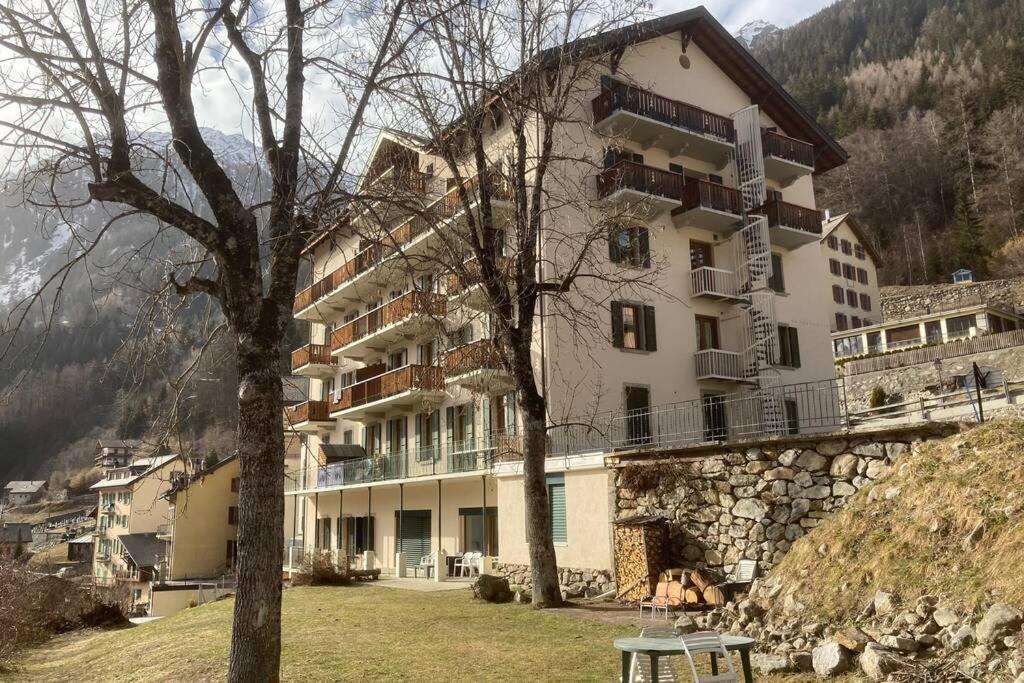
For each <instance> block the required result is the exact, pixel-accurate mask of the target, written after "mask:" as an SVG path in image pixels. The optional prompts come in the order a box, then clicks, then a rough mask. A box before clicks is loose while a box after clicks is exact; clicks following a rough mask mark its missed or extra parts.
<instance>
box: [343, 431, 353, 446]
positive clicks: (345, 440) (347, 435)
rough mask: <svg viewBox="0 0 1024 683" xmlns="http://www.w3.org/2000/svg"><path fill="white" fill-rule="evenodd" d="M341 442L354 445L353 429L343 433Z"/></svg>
mask: <svg viewBox="0 0 1024 683" xmlns="http://www.w3.org/2000/svg"><path fill="white" fill-rule="evenodd" d="M341 442H342V443H343V444H345V445H351V444H352V430H351V429H346V430H345V431H344V432H342V433H341Z"/></svg>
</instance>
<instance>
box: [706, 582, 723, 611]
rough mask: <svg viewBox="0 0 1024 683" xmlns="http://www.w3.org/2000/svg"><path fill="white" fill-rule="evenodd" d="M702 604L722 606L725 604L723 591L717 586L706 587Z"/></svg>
mask: <svg viewBox="0 0 1024 683" xmlns="http://www.w3.org/2000/svg"><path fill="white" fill-rule="evenodd" d="M703 595H704V602H706V603H707V604H709V605H716V606H717V605H724V604H725V591H723V590H722V589H721V588H719V587H718V586H708V587H707V588H705V589H704V592H703Z"/></svg>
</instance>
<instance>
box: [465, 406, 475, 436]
mask: <svg viewBox="0 0 1024 683" xmlns="http://www.w3.org/2000/svg"><path fill="white" fill-rule="evenodd" d="M473 407H474V406H473V404H472V402H470V403H467V404H466V424H467V425H468V426H469V429H468V430H467V433H466V438H467V439H469V441H470V442H471V443H472V441H473V438H474V435H475V429H476V419H475V416H474V414H473Z"/></svg>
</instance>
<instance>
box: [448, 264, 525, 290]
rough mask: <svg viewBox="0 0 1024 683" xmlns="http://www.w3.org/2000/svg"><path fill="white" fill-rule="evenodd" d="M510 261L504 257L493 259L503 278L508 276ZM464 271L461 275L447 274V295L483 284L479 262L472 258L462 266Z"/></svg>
mask: <svg viewBox="0 0 1024 683" xmlns="http://www.w3.org/2000/svg"><path fill="white" fill-rule="evenodd" d="M510 264H511V261H510V260H509V259H508V257H506V256H498V257H496V258H495V259H494V265H495V266H496V267H497V269H498V271H499V272H500V273H501V274H502V276H504V277H506V278H507V277H508V276H509V266H510ZM462 267H463V268H464V269H465V272H464V273H463V274H459V273H449V274H448V277H447V287H446V291H447V292H448V293H449V294H456V293H458V292H460V291H464V290H466V289H469V288H470V287H475V286H477V285H478V284H480V283H481V282H483V272H482V269H481V267H480V262H479V261H477V260H476V258H475V257H474V258H472V259H470V260H468V261H466V262H465V263H463V264H462Z"/></svg>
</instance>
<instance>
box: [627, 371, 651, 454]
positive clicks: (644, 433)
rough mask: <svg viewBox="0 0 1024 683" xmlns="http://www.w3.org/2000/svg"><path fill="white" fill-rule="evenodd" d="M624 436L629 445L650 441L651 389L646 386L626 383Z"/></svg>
mask: <svg viewBox="0 0 1024 683" xmlns="http://www.w3.org/2000/svg"><path fill="white" fill-rule="evenodd" d="M625 403H626V438H627V439H628V443H629V444H630V445H636V444H643V443H650V441H651V390H650V389H649V388H648V387H644V386H636V385H626V387H625Z"/></svg>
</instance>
